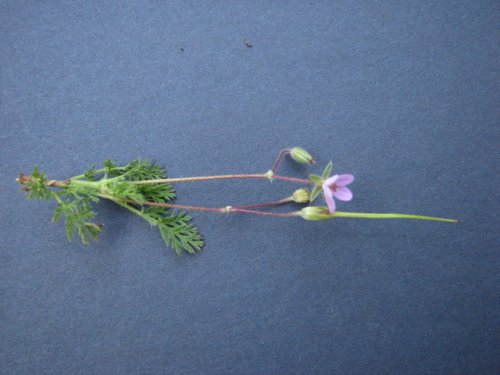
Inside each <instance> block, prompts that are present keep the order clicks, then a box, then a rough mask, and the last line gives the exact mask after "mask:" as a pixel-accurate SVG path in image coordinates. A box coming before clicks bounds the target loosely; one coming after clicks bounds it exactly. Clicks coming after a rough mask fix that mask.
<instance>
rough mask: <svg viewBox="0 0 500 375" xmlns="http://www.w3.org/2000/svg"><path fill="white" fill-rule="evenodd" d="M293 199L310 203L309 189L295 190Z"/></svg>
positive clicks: (296, 201)
mask: <svg viewBox="0 0 500 375" xmlns="http://www.w3.org/2000/svg"><path fill="white" fill-rule="evenodd" d="M292 199H293V201H294V202H295V203H308V202H309V190H307V189H298V190H295V191H294V192H293V196H292Z"/></svg>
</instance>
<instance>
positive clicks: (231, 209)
mask: <svg viewBox="0 0 500 375" xmlns="http://www.w3.org/2000/svg"><path fill="white" fill-rule="evenodd" d="M129 203H136V204H138V203H137V202H129ZM141 204H143V205H146V206H156V207H168V208H178V209H182V210H191V211H205V212H217V213H231V212H237V213H242V214H254V215H265V216H274V217H291V216H296V215H297V213H296V211H292V212H287V213H273V212H264V211H257V210H247V209H245V208H239V207H231V206H228V207H221V208H211V207H199V206H186V205H182V204H172V203H158V202H148V201H147V202H142V203H141Z"/></svg>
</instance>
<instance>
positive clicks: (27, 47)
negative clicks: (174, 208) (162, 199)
mask: <svg viewBox="0 0 500 375" xmlns="http://www.w3.org/2000/svg"><path fill="white" fill-rule="evenodd" d="M499 19H500V10H499V7H498V2H496V1H444V2H435V1H402V2H396V1H368V2H367V1H335V2H332V1H284V2H283V1H281V2H277V1H268V2H266V1H258V2H253V1H252V2H250V1H236V2H217V1H208V2H201V1H170V2H162V1H135V2H134V1H128V2H102V1H86V2H80V3H77V2H64V1H52V2H35V1H2V2H1V4H0V59H1V61H0V62H1V65H0V73H1V75H0V87H1V96H0V110H1V111H0V116H1V117H0V126H1V134H0V142H1V147H0V158H1V159H0V160H1V166H2V168H1V169H0V189H1V190H0V191H1V194H0V200H1V205H2V210H1V214H0V215H1V218H0V226H1V251H0V362H1V367H2V370H1V371H0V372H1V373H2V374H6V375H7V374H110V373H121V374H166V373H169V374H194V373H196V374H326V373H336V374H363V373H371V374H402V373H406V374H428V373H429V374H430V373H432V374H439V373H441V374H445V373H447V374H450V373H454V374H459V373H463V374H493V373H496V372H498V371H499V370H500V360H499V357H498V352H499V339H498V337H499V332H498V327H499V323H500V319H499V314H498V311H499V310H500V309H499V307H500V304H499V287H498V285H499V282H500V280H499V273H498V269H499V256H498V251H499V245H500V243H499V240H498V229H499V220H498V212H499V208H500V207H499V199H498V198H499V196H498V186H499V183H500V180H499V170H498V166H499V165H500V160H499V155H498V146H499V139H500V137H499V135H500V134H499V128H498V126H499V118H500V116H499V115H500V110H499V108H500V107H499V103H500V95H499V92H500V90H499V89H500V85H499V65H498V61H499V34H498V21H499ZM247 44H248V46H247ZM250 45H251V48H250V47H249V46H250ZM295 145H300V146H303V147H305V148H306V149H308V150H310V152H311V153H313V154H314V156H315V157H316V158H317V159H318V161H319V164H318V166H316V167H314V168H306V167H302V166H296V165H294V164H293V163H291V162H290V161H289V160H287V161H286V162H285V163H284V166H283V169H282V174H290V175H295V176H307V174H308V173H311V172H316V173H318V172H320V171H321V169H322V167H323V166H324V165H325V164H326V163H327V162H328V161H329V160H330V159H333V161H334V163H335V169H334V171H335V172H337V173H353V174H354V175H356V182H355V183H354V184H353V185H352V190H353V191H354V200H353V201H352V202H350V203H341V204H339V209H344V210H353V211H354V210H358V211H379V212H408V213H417V214H428V215H437V216H448V217H456V218H460V219H462V220H463V223H461V224H459V225H453V224H444V223H428V222H416V221H411V222H410V221H385V222H383V221H362V220H355V219H343V220H340V219H339V220H335V221H332V222H320V223H311V222H305V221H301V220H299V219H296V220H294V219H290V220H281V219H273V218H260V217H259V218H257V217H249V216H229V217H226V216H216V215H209V214H203V213H201V214H194V215H193V216H194V218H195V221H194V222H195V224H196V225H197V226H199V227H200V229H201V231H202V232H203V234H204V236H205V239H206V243H207V245H206V248H205V251H204V252H203V253H202V254H200V255H197V256H194V257H193V256H181V257H178V256H176V255H175V253H174V252H173V251H172V250H171V249H169V248H166V247H165V246H164V245H163V243H162V240H161V238H160V235H159V233H158V232H157V231H156V230H155V229H153V228H151V227H149V226H148V225H147V224H146V223H145V222H143V221H141V219H140V218H138V217H133V216H131V215H130V214H128V213H127V212H124V211H123V210H122V209H120V208H118V207H115V206H113V205H111V204H106V203H103V204H100V205H99V207H98V211H99V221H101V222H103V223H105V226H106V227H105V230H104V232H103V234H102V237H101V239H100V241H99V242H98V243H96V244H92V245H90V246H84V245H81V244H80V243H78V242H77V241H73V242H72V243H69V242H68V241H67V240H66V238H65V234H64V228H63V225H61V224H51V223H50V216H51V214H52V209H53V205H52V204H46V203H44V202H31V201H27V200H26V199H25V194H23V192H21V191H19V188H18V186H16V183H15V181H14V179H15V177H16V176H17V174H18V173H19V172H30V171H31V168H32V167H33V165H34V164H35V163H36V164H38V165H39V166H40V167H41V168H42V169H43V170H44V171H46V172H47V174H49V175H50V176H51V177H53V178H66V177H68V176H71V175H74V174H77V173H80V172H82V171H83V170H85V169H86V168H87V167H88V166H90V165H92V164H95V163H100V162H102V161H103V160H105V159H107V158H112V159H116V160H117V161H119V162H121V163H126V162H128V161H130V160H131V159H133V158H137V157H140V158H150V159H153V160H156V161H158V162H160V163H162V164H164V165H165V166H166V167H167V168H168V171H169V174H170V176H172V177H179V176H188V175H203V174H223V173H233V172H264V171H266V170H267V169H269V168H270V166H271V165H272V163H273V161H274V159H275V157H276V155H277V153H278V152H279V150H280V149H281V148H283V147H287V146H295ZM295 188H296V186H295V185H290V184H285V183H281V182H274V183H273V184H272V185H271V184H269V183H268V182H266V181H250V182H249V181H241V182H239V181H232V182H225V183H214V182H210V183H205V184H185V185H182V186H181V185H179V186H178V194H179V200H178V202H179V203H185V204H206V205H210V206H223V205H227V204H237V203H240V204H243V203H252V202H256V201H264V200H270V199H275V198H276V199H277V198H282V197H283V196H287V195H289V194H290V193H291V192H292V191H293V189H295Z"/></svg>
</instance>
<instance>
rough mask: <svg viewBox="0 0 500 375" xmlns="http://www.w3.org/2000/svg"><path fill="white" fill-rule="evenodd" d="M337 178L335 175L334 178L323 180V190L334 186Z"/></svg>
mask: <svg viewBox="0 0 500 375" xmlns="http://www.w3.org/2000/svg"><path fill="white" fill-rule="evenodd" d="M338 177H339V176H338V175H337V174H336V175H335V176H332V177H330V178H327V179H326V180H325V182H323V188H324V187H325V186H328V187H332V185H333V184H335V182H336V181H337V178H338Z"/></svg>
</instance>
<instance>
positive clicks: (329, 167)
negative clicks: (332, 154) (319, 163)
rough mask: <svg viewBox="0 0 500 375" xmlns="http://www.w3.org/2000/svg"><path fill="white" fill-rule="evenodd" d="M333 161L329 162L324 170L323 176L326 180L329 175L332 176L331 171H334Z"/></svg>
mask: <svg viewBox="0 0 500 375" xmlns="http://www.w3.org/2000/svg"><path fill="white" fill-rule="evenodd" d="M332 167H333V163H332V162H329V163H328V165H327V166H326V168H325V170H324V171H323V175H322V178H323V180H326V179H327V178H328V176H330V172H331V171H332Z"/></svg>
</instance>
